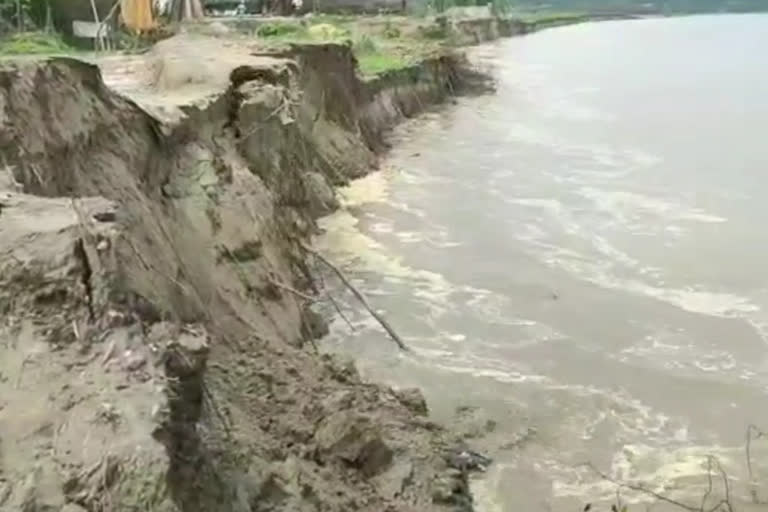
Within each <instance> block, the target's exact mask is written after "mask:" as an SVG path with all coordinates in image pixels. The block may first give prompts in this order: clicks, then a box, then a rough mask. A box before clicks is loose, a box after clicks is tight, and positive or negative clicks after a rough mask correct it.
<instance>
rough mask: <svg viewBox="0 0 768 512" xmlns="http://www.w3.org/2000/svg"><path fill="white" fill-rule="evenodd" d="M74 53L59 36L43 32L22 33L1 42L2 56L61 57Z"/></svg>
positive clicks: (0, 53)
mask: <svg viewBox="0 0 768 512" xmlns="http://www.w3.org/2000/svg"><path fill="white" fill-rule="evenodd" d="M72 51H73V49H72V48H71V47H70V46H68V45H67V44H66V43H64V41H63V40H62V39H61V38H60V37H59V36H57V35H54V34H45V33H42V32H21V33H18V34H13V35H11V36H9V37H7V38H5V39H4V40H3V41H0V55H25V54H27V55H28V54H34V55H60V54H68V53H72Z"/></svg>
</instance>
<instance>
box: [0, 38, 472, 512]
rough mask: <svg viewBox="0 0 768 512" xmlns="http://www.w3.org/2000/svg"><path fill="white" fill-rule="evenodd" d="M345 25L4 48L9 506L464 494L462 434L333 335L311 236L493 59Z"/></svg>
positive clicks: (1, 495)
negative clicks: (368, 49)
mask: <svg viewBox="0 0 768 512" xmlns="http://www.w3.org/2000/svg"><path fill="white" fill-rule="evenodd" d="M355 66H356V63H355V58H354V56H353V55H352V53H351V51H350V49H349V48H348V47H347V46H340V45H316V46H305V47H296V48H294V49H293V50H292V51H291V52H288V53H286V54H283V55H280V56H272V57H265V56H254V55H251V54H250V53H249V52H248V51H247V49H244V48H239V47H234V46H231V45H228V44H227V43H226V42H223V41H217V40H212V39H201V38H197V39H194V40H190V39H189V38H187V37H177V38H173V39H170V40H167V41H164V42H163V43H161V44H159V45H158V46H157V47H156V48H155V49H154V50H153V51H152V52H150V53H149V54H147V55H144V56H141V57H136V58H132V59H120V60H117V59H113V60H105V61H104V62H103V63H102V66H101V67H102V69H103V70H104V77H102V71H101V70H100V69H99V67H97V66H94V65H91V64H86V63H83V62H80V61H77V60H72V59H62V58H57V59H50V60H46V61H43V62H25V63H17V64H13V63H4V64H3V66H2V68H0V156H1V157H2V161H3V164H4V166H3V168H2V169H1V170H0V317H1V318H2V326H1V327H2V330H1V331H0V510H3V511H6V510H7V511H19V510H23V511H26V512H33V511H67V512H75V511H83V510H86V511H88V512H100V511H122V510H140V511H158V512H159V511H184V512H192V511H205V512H215V511H222V512H224V511H226V512H255V511H269V510H291V511H305V510H306V511H315V510H323V511H337V510H338V511H341V510H362V511H366V510H367V511H371V512H373V511H376V512H380V511H429V510H464V511H468V510H471V509H472V500H471V497H470V495H469V491H468V486H467V475H466V471H462V470H458V469H455V468H453V467H451V466H452V465H454V466H455V464H452V463H451V461H452V460H454V459H455V457H454V456H453V455H454V451H455V449H456V448H457V446H458V445H457V440H456V438H455V437H454V436H452V435H450V434H449V433H447V432H446V431H444V430H443V429H442V428H441V427H440V426H438V425H435V424H433V423H432V422H430V421H429V420H428V418H427V417H426V405H425V404H424V401H423V399H422V398H421V396H420V394H419V393H418V392H417V391H414V390H405V391H404V390H400V391H396V390H392V389H389V388H385V387H381V386H378V385H373V384H369V383H366V382H363V381H362V380H361V379H360V377H359V376H358V374H357V373H356V371H355V369H354V366H353V365H352V364H351V363H349V362H345V361H340V360H337V359H334V358H331V357H329V356H324V355H319V354H317V353H316V352H315V351H313V350H312V344H311V343H308V342H311V340H312V339H313V338H315V337H317V336H320V335H322V334H323V333H324V328H325V326H324V324H323V322H322V320H321V319H319V318H317V316H316V315H315V314H314V313H313V312H312V311H311V310H310V308H309V306H310V304H311V301H310V300H308V299H309V298H311V297H312V296H313V295H315V294H316V293H317V290H316V289H315V284H314V282H313V277H312V272H311V269H310V264H309V263H310V261H309V260H310V259H309V257H308V255H307V254H306V253H305V251H304V249H303V244H305V243H306V242H307V240H308V237H309V236H310V235H311V234H312V233H313V232H314V230H315V226H316V225H315V219H316V218H317V217H318V216H320V215H323V214H325V213H327V212H329V211H331V210H333V209H334V208H335V207H336V205H337V203H336V199H335V195H334V191H333V186H335V185H339V184H344V183H346V182H347V181H348V180H350V179H352V178H354V177H356V176H360V175H362V174H364V173H365V172H367V171H368V170H369V169H372V168H374V167H375V164H376V155H377V153H378V152H379V151H381V150H382V149H384V148H385V146H386V145H385V143H384V138H383V136H384V134H385V132H386V130H387V129H388V128H389V127H391V126H392V125H393V124H394V123H396V122H397V121H398V119H399V118H400V117H402V116H404V115H412V114H415V113H417V112H418V111H419V110H420V109H422V108H424V107H425V106H427V105H430V104H434V103H437V102H440V101H442V100H444V99H446V98H448V97H450V96H451V95H453V94H456V93H457V92H460V91H461V90H463V89H464V88H465V87H467V86H468V85H476V84H477V83H478V80H479V78H480V77H478V75H476V74H474V73H473V72H471V71H470V70H469V69H468V67H467V65H466V62H464V60H463V59H462V58H461V57H458V56H443V57H440V58H435V59H433V60H429V61H426V62H424V63H423V64H421V65H419V66H414V67H413V68H411V69H406V70H402V71H398V72H396V73H392V74H390V75H385V76H382V77H380V78H378V79H376V80H375V81H373V82H362V81H361V80H359V79H358V77H357V75H356V72H355V69H356V68H355ZM107 84H108V85H107Z"/></svg>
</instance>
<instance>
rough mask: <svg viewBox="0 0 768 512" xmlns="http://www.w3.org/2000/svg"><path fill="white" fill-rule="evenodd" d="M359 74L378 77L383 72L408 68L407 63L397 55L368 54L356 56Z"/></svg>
mask: <svg viewBox="0 0 768 512" xmlns="http://www.w3.org/2000/svg"><path fill="white" fill-rule="evenodd" d="M357 62H358V65H359V66H360V72H361V73H362V74H364V75H378V74H379V73H384V72H385V71H392V70H393V69H401V68H404V67H406V66H408V61H407V60H406V59H404V58H403V57H400V56H399V55H392V54H383V53H369V54H363V55H358V56H357Z"/></svg>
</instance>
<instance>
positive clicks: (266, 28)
mask: <svg viewBox="0 0 768 512" xmlns="http://www.w3.org/2000/svg"><path fill="white" fill-rule="evenodd" d="M302 30H303V28H302V27H301V25H298V24H296V23H265V24H263V25H260V26H259V28H257V29H256V35H257V36H259V37H284V36H290V35H294V34H296V33H298V32H301V31H302Z"/></svg>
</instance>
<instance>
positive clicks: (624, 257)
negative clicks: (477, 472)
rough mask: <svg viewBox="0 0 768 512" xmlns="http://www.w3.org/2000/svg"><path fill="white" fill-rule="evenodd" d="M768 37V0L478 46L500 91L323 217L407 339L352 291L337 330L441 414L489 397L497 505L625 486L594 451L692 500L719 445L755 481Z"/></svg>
mask: <svg viewBox="0 0 768 512" xmlns="http://www.w3.org/2000/svg"><path fill="white" fill-rule="evenodd" d="M766 48H768V15H728V16H703V17H689V18H678V19H659V20H643V21H618V22H605V23H593V24H584V25H577V26H571V27H563V28H558V29H552V30H547V31H544V32H540V33H537V34H533V35H530V36H527V37H522V38H515V39H508V40H503V41H500V42H498V43H495V44H492V45H489V46H484V47H482V48H478V49H476V50H473V51H474V52H475V53H476V55H475V58H476V59H479V61H480V62H482V65H483V66H486V67H487V69H489V70H490V71H491V72H492V73H493V74H494V75H495V77H496V79H497V81H498V90H497V92H496V93H495V94H492V95H486V96H481V97H471V98H461V99H459V100H458V102H457V103H456V104H455V105H451V106H448V107H446V108H444V109H441V110H440V111H439V112H434V113H431V114H428V115H426V116H425V117H422V118H420V119H419V120H416V121H413V122H409V123H406V124H405V125H403V126H401V127H400V128H399V129H398V131H397V132H396V133H395V136H394V138H395V144H394V148H393V150H392V152H391V154H390V155H389V157H388V159H387V160H386V161H385V162H384V163H383V166H382V170H381V171H379V172H377V173H374V174H372V175H370V176H368V177H367V178H364V179H362V180H360V181H358V182H356V183H354V184H353V185H352V186H351V187H350V188H349V189H347V190H344V191H343V196H344V204H345V208H344V209H343V210H342V211H340V212H338V213H337V214H335V215H333V216H331V217H329V218H327V219H325V220H324V221H323V226H324V228H326V230H327V231H326V234H325V235H324V236H323V237H322V238H321V240H319V243H320V244H321V245H322V247H323V248H324V250H325V251H326V252H327V253H328V254H329V255H331V256H332V257H333V258H334V260H335V261H337V262H339V263H340V264H341V265H342V266H343V268H344V269H345V270H346V272H348V273H349V275H350V276H353V277H354V278H355V282H356V283H357V284H358V285H359V286H360V287H361V288H362V289H364V290H365V291H366V292H367V294H368V295H369V298H370V300H371V302H372V303H374V304H375V306H376V307H377V308H380V309H381V310H382V311H383V312H384V313H385V314H386V315H387V317H388V318H389V319H390V321H391V322H392V324H393V325H395V326H396V328H397V329H398V331H399V332H400V333H401V334H402V335H403V337H404V338H405V339H406V340H407V341H408V343H409V344H410V345H411V346H412V348H413V351H412V353H409V354H399V353H398V352H397V351H396V349H395V346H394V345H393V344H392V343H391V342H390V341H388V340H387V338H386V336H385V334H384V333H383V331H381V330H380V328H378V326H377V325H376V324H375V323H373V322H372V321H371V320H370V318H369V317H368V316H366V315H365V314H364V313H363V312H362V311H359V310H358V309H357V308H356V306H355V303H354V302H353V300H352V299H351V298H349V297H344V296H342V298H344V300H345V302H346V303H347V305H348V307H347V313H348V315H349V316H350V318H351V321H352V323H353V324H355V327H356V329H355V331H354V332H351V331H350V329H349V327H348V326H347V325H346V324H345V323H344V322H343V321H341V320H339V321H337V322H336V323H335V324H334V326H333V331H332V335H331V336H330V337H329V338H327V339H326V340H325V346H326V348H328V349H331V350H338V351H343V352H345V353H347V354H351V355H352V356H354V357H355V358H357V359H358V362H359V366H360V368H361V369H362V370H363V372H364V373H365V374H366V375H368V376H370V377H371V378H374V379H378V380H383V381H386V382H390V383H394V384H397V385H399V386H419V387H421V388H422V389H423V391H424V393H425V395H426V397H427V399H428V401H429V403H430V407H431V409H432V411H433V414H434V416H435V417H436V418H437V419H449V418H450V417H451V415H452V412H453V411H454V409H455V408H456V407H457V406H460V405H464V404H470V405H474V406H477V407H480V408H481V409H482V410H483V411H484V412H486V413H487V414H488V415H489V416H490V417H492V418H493V419H494V420H495V422H496V424H495V428H494V429H491V430H493V432H492V433H491V434H489V439H490V440H489V439H485V440H483V439H478V441H477V443H478V444H479V445H481V446H482V445H483V443H486V444H487V445H488V446H487V447H488V448H489V449H492V450H494V451H495V456H496V459H497V460H496V463H495V464H494V465H493V466H492V467H491V468H490V469H489V471H488V473H487V474H486V475H485V477H484V478H483V479H481V480H478V481H477V482H476V483H475V492H476V494H477V496H478V501H479V505H480V507H479V508H480V509H481V510H488V511H495V510H499V511H507V510H510V511H511V510H515V511H517V510H528V511H535V510H554V511H560V510H563V511H566V510H567V511H571V512H573V511H574V510H580V506H581V505H582V504H583V503H584V502H586V501H594V500H599V499H602V498H605V499H610V498H611V497H612V496H613V492H614V488H613V487H612V486H611V485H609V484H608V483H607V482H605V481H601V480H600V479H599V478H596V477H595V475H594V474H593V473H592V472H591V471H590V470H588V469H587V468H585V467H584V466H582V465H581V464H582V463H585V462H591V463H592V464H594V465H595V466H597V467H599V468H600V469H601V470H603V471H605V472H606V473H609V474H611V475H613V476H614V477H616V478H623V479H629V480H638V481H642V482H645V483H646V484H647V485H648V486H649V487H652V488H654V489H656V490H658V491H663V492H668V493H671V494H672V495H673V496H676V497H678V498H680V499H687V500H689V501H691V502H692V503H693V504H696V505H697V506H698V501H699V500H700V497H701V495H702V494H703V492H704V491H705V490H706V477H705V475H706V472H707V469H706V467H707V466H706V457H707V455H714V456H716V457H717V458H718V460H719V461H720V462H721V463H722V465H723V466H724V468H725V469H726V470H727V472H728V474H729V475H730V477H731V485H732V489H731V492H732V493H733V494H734V495H735V496H742V495H744V494H746V493H747V469H746V464H745V460H744V459H745V456H744V440H745V430H746V428H747V425H749V424H750V423H754V424H757V425H761V426H762V427H764V428H765V429H768V407H766V405H768V227H766V222H767V221H768V66H766V60H765V51H766ZM529 427H531V428H532V429H533V430H531V432H529V434H531V435H529V436H528V437H527V438H526V439H525V441H524V442H521V443H518V444H517V445H515V446H511V445H513V444H515V443H514V442H513V441H514V440H516V439H518V438H519V437H520V432H523V431H526V429H528V428H529ZM504 440H507V441H509V442H508V443H507V446H506V449H498V448H499V447H501V446H503V445H504V443H503V442H502V441H504ZM493 443H496V444H494V445H493V446H490V444H493ZM752 456H753V458H755V459H756V461H755V467H754V471H755V476H756V477H757V478H760V475H761V474H762V476H763V477H766V476H768V447H766V448H763V447H762V446H761V445H760V443H758V444H757V445H756V446H755V447H754V448H753V453H752ZM765 494H766V496H768V489H766V493H765ZM626 499H627V500H640V499H641V497H640V496H633V495H632V494H631V493H627V497H626ZM735 499H736V498H735ZM642 510H644V509H642Z"/></svg>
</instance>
